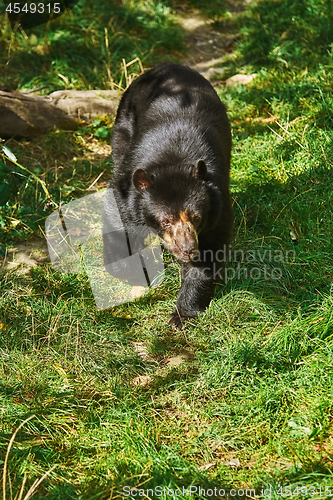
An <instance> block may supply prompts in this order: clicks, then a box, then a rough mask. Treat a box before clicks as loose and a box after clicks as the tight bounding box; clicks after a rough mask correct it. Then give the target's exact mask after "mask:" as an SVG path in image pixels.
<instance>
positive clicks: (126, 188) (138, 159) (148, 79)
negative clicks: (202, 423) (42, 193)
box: [104, 64, 232, 327]
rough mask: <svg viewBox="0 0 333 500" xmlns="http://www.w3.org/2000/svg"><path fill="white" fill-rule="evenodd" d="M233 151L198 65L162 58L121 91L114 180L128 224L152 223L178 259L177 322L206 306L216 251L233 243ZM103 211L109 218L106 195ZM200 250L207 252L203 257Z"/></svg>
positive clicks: (107, 244) (107, 250)
mask: <svg viewBox="0 0 333 500" xmlns="http://www.w3.org/2000/svg"><path fill="white" fill-rule="evenodd" d="M230 153H231V133H230V125H229V121H228V118H227V114H226V109H225V106H224V105H223V104H222V103H221V101H220V99H219V97H218V96H217V94H216V92H215V91H214V89H213V87H212V86H211V85H210V83H208V81H207V80H205V79H204V78H203V77H202V76H201V75H199V74H198V73H197V72H196V71H193V70H191V69H190V68H187V67H185V66H181V65H176V64H163V65H161V66H157V67H156V68H153V69H152V70H150V71H147V72H146V73H144V74H143V75H141V76H140V77H139V78H137V79H136V80H135V81H134V82H133V83H132V84H131V85H130V87H129V88H128V90H127V91H126V92H125V93H124V95H123V97H122V99H121V102H120V105H119V109H118V113H117V118H116V122H115V125H114V129H113V142H112V155H113V160H114V165H115V168H114V178H113V181H112V184H111V187H112V188H113V190H114V193H115V197H116V200H117V204H118V208H119V209H120V213H121V218H122V222H123V223H124V225H125V227H126V229H127V230H128V231H129V232H131V231H132V232H133V233H135V232H136V231H137V229H136V228H137V226H149V227H151V228H153V229H155V230H156V231H157V233H158V234H159V235H160V236H161V238H162V239H163V240H164V242H165V243H166V246H167V247H168V248H169V249H170V250H171V251H172V252H173V254H174V255H175V256H176V258H177V259H178V260H179V261H180V262H181V265H182V280H181V288H180V292H179V295H178V300H177V304H176V308H175V310H174V312H173V313H172V315H171V317H170V320H169V322H170V323H171V324H172V325H174V326H177V327H181V324H182V322H183V321H184V320H186V319H188V318H193V317H196V316H197V313H198V312H202V311H204V310H205V309H206V307H207V306H208V305H209V302H210V300H211V298H212V297H213V294H214V287H215V284H214V273H215V279H216V271H218V270H219V269H220V268H221V267H222V263H221V262H217V261H216V258H215V257H214V256H215V255H216V252H217V251H218V250H221V249H223V248H225V247H224V245H226V246H227V245H228V244H229V242H230V238H231V229H232V209H231V203H230V196H229V166H230ZM104 217H105V224H107V223H108V206H107V202H106V205H105V215H104ZM105 232H107V231H105ZM111 247H112V240H110V239H109V237H108V235H107V234H105V235H104V262H105V263H106V264H107V263H109V262H113V261H114V260H115V256H114V255H111V253H112V251H111ZM205 250H209V251H211V252H207V253H206V258H205V259H204V258H203V257H204V255H205V252H204V251H205ZM207 255H210V256H212V255H213V257H209V256H208V257H207ZM220 260H221V259H220ZM217 279H218V278H217Z"/></svg>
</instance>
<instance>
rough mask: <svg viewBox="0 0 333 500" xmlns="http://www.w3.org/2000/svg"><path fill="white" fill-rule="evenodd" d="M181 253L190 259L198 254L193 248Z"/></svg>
mask: <svg viewBox="0 0 333 500" xmlns="http://www.w3.org/2000/svg"><path fill="white" fill-rule="evenodd" d="M183 253H184V254H185V255H187V256H188V257H190V258H192V257H194V256H195V255H196V254H197V253H198V250H197V249H196V248H194V247H193V248H190V249H186V250H183Z"/></svg>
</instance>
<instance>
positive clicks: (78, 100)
mask: <svg viewBox="0 0 333 500" xmlns="http://www.w3.org/2000/svg"><path fill="white" fill-rule="evenodd" d="M119 100H120V95H119V92H118V91H117V90H84V91H78V90H60V91H56V92H52V93H51V94H49V95H47V96H34V97H32V96H30V95H27V94H23V93H21V92H16V91H12V92H5V91H1V90H0V137H3V138H7V137H13V136H15V137H36V136H39V135H42V134H44V133H45V132H46V131H47V130H50V129H52V128H59V129H67V130H75V129H76V128H77V127H78V126H79V125H80V124H87V123H89V122H91V121H92V120H93V119H94V118H96V117H97V116H105V115H107V116H111V117H113V116H115V114H116V111H117V108H118V104H119Z"/></svg>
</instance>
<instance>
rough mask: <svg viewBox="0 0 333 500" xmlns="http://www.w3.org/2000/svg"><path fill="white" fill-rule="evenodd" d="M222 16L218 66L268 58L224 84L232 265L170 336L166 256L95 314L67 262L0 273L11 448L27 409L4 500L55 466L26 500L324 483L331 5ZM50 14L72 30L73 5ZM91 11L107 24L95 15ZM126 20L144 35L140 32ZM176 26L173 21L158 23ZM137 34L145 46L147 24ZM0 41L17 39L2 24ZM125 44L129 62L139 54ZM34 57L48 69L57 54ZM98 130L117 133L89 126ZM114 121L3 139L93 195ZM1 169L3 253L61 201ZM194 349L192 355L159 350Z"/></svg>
mask: <svg viewBox="0 0 333 500" xmlns="http://www.w3.org/2000/svg"><path fill="white" fill-rule="evenodd" d="M119 5H120V4H117V7H115V9H116V12H118V9H120V10H121V7H120V6H119ZM136 5H137V3H131V4H130V3H128V4H126V9H129V12H131V9H135V8H136ZM147 5H148V4H147ZM152 5H153V4H152ZM154 5H157V4H154ZM158 5H160V4H158ZM161 5H162V4H161ZM83 6H84V4H82V18H83V19H85V14H84V12H85V11H84V9H83ZM197 6H198V7H199V8H200V4H197ZM87 8H88V7H87ZM90 8H92V7H90ZM96 8H97V7H96ZM98 8H99V7H98ZM161 8H162V7H161ZM100 9H102V7H100ZM154 9H155V10H154ZM158 9H160V7H158V8H157V7H156V8H155V7H154V8H152V13H151V14H150V15H151V16H152V18H154V16H155V15H157V12H158ZM321 13H323V15H321ZM128 16H129V17H130V14H128ZM293 17H294V18H295V19H296V20H297V22H296V21H293V20H292V19H293ZM217 18H218V15H217V17H215V18H214V22H215V23H216V24H217V26H218V25H220V26H222V25H223V23H225V25H226V26H228V29H231V30H235V31H237V30H238V29H239V27H240V25H241V26H242V32H241V33H242V35H241V39H240V42H239V46H238V48H237V51H236V52H235V53H234V55H233V56H232V58H231V57H229V58H228V57H226V60H225V62H224V63H223V64H224V66H225V68H226V70H227V71H229V73H230V74H233V73H237V72H244V73H253V72H255V73H258V76H257V77H256V78H255V79H254V80H253V81H252V83H251V84H250V85H248V86H246V87H243V86H237V87H233V88H230V87H223V86H220V87H217V90H218V92H219V95H220V96H221V98H222V100H223V101H224V102H225V103H226V104H227V107H228V110H229V117H230V121H231V124H232V128H233V137H234V148H233V160H232V177H231V189H232V197H233V204H234V212H235V227H234V242H233V247H232V252H238V253H236V255H235V258H233V260H232V261H230V262H228V263H227V267H228V274H227V276H228V277H229V278H230V277H231V276H234V277H233V279H229V281H227V283H226V284H225V283H221V285H219V286H218V288H217V291H216V294H215V298H214V300H213V302H212V304H211V306H210V307H209V308H208V309H207V311H206V312H205V313H204V314H203V315H201V316H200V318H199V319H198V320H197V321H193V322H190V323H189V324H188V325H187V326H186V328H185V330H184V331H183V332H176V333H174V332H171V330H170V329H169V328H168V326H167V324H166V321H167V318H168V315H169V313H170V311H171V310H172V308H173V305H174V302H175V300H176V296H177V291H178V288H179V266H178V264H176V263H174V262H173V263H172V262H171V263H170V265H169V267H168V269H167V272H166V279H165V281H164V283H163V284H162V285H161V286H160V287H158V288H157V289H155V290H153V291H151V292H149V294H147V295H146V296H144V297H142V298H140V299H138V300H136V301H134V302H130V303H128V304H123V305H120V306H117V307H115V308H113V309H110V310H106V311H97V310H96V308H95V305H94V300H93V296H92V293H91V290H90V286H89V282H88V279H87V276H86V275H85V274H83V273H82V274H79V275H66V274H61V273H58V272H57V271H55V270H54V269H52V267H51V266H50V265H48V264H47V265H44V266H38V267H35V268H33V269H31V271H30V272H29V273H28V274H25V275H23V274H19V273H17V272H15V271H10V272H9V271H6V272H2V274H1V276H0V280H1V298H0V328H1V330H0V331H1V337H0V384H1V387H0V397H1V403H0V408H1V427H0V444H1V455H0V457H1V460H2V461H5V456H6V450H7V446H8V443H9V440H10V438H11V436H12V434H13V432H14V431H15V429H17V428H18V426H19V424H20V423H22V422H23V421H24V420H25V419H27V418H28V417H30V416H34V417H33V418H31V420H29V421H28V422H27V423H26V424H25V425H24V427H23V428H22V429H21V430H20V431H19V432H18V434H17V436H16V439H15V442H14V444H13V446H12V448H11V450H10V453H9V455H8V475H7V480H6V489H7V496H6V498H7V499H9V498H10V499H12V498H13V499H14V498H15V496H16V495H17V496H18V493H19V491H20V488H21V485H22V483H23V481H26V483H25V486H24V494H25V493H26V492H27V491H28V488H29V487H30V486H31V485H32V484H33V482H34V481H35V480H37V479H39V478H42V476H43V474H45V473H46V472H47V471H49V470H50V469H51V468H52V467H53V466H56V467H55V468H54V469H53V470H52V471H51V473H50V475H49V476H48V477H46V478H45V479H44V480H43V482H42V483H41V484H40V485H39V487H38V489H37V493H36V494H35V496H34V498H43V499H44V498H45V499H71V498H73V499H89V500H91V499H94V498H96V499H104V498H105V499H108V498H121V497H122V496H123V487H124V486H131V487H136V488H139V489H140V488H145V489H147V488H153V487H155V486H162V487H166V488H168V487H169V488H171V489H176V487H180V488H182V487H183V486H184V487H185V488H186V487H189V486H190V485H192V486H194V485H196V486H199V485H200V486H201V487H202V488H204V489H209V488H211V489H213V490H214V488H215V487H217V488H218V489H219V488H222V487H223V488H225V490H226V491H228V490H229V489H230V488H233V487H234V488H236V489H237V490H238V489H243V490H246V489H247V488H255V489H256V491H257V497H259V498H265V496H263V494H262V493H261V492H262V488H263V487H264V488H265V489H267V488H268V487H269V486H268V485H270V486H271V493H272V495H271V498H272V499H281V491H282V490H281V489H279V488H281V487H283V488H285V487H286V486H288V485H292V486H293V488H292V491H293V492H294V494H293V495H292V497H293V498H296V497H297V498H327V497H328V491H329V490H328V489H327V490H326V493H325V487H329V486H331V490H332V491H333V487H332V486H333V477H332V467H333V441H332V431H333V428H332V422H333V405H332V401H333V397H332V396H333V394H332V387H333V368H332V366H333V359H332V358H333V349H332V339H333V326H332V325H333V295H332V278H333V256H332V251H333V237H332V234H333V222H332V221H333V217H332V215H333V203H332V201H333V200H332V196H333V195H332V192H333V176H332V152H333V151H332V144H333V131H332V128H333V127H332V116H333V99H332V95H331V89H332V83H333V71H332V70H333V58H332V47H331V44H332V31H331V30H330V29H329V26H331V25H332V13H331V11H330V10H329V9H328V4H326V2H320V1H318V0H311V1H309V2H306V3H303V2H298V1H297V2H296V1H292V0H288V1H287V0H283V1H281V2H267V1H262V2H259V3H258V4H253V5H252V4H251V5H250V6H249V7H248V8H247V10H246V12H245V14H242V15H241V16H238V17H234V16H231V15H229V14H228V13H225V12H224V11H223V10H222V9H221V12H220V17H219V19H217ZM101 19H102V18H101ZM314 20H315V21H314ZM58 22H59V23H60V22H61V23H64V28H63V29H64V32H65V34H66V29H69V28H68V27H67V28H65V25H66V23H67V22H69V21H68V20H65V18H64V19H62V20H59V21H58ZM95 23H96V25H95V28H94V29H96V30H97V31H98V32H100V33H103V32H104V24H105V23H104V21H103V20H102V21H98V22H97V20H95ZM98 23H99V24H98ZM133 23H134V24H133V30H134V31H133V33H135V29H137V30H139V31H140V30H143V28H142V25H141V24H140V22H139V21H138V24H136V22H134V21H133ZM117 29H118V28H117ZM174 29H175V30H178V28H176V27H175V26H174V25H173V24H172V23H171V24H170V25H168V26H167V28H166V32H165V33H166V36H167V37H168V36H169V34H170V36H171V35H172V33H174V31H173V30H174ZM168 30H169V31H168ZM116 32H117V31H115V33H116ZM285 32H287V34H286V35H285V34H284V33H285ZM140 33H141V35H142V38H140V39H139V40H138V44H139V43H143V41H142V40H145V39H144V36H143V34H142V33H143V31H140ZM177 33H178V31H177ZM263 33H264V34H265V37H264V36H263ZM20 36H21V35H16V37H17V38H16V39H15V40H16V41H17V43H18V44H20V43H21V42H22V39H20V40H19V39H18V37H20ZM66 36H67V35H66ZM66 36H65V35H64V39H65V38H66ZM68 36H69V35H68ZM133 36H134V35H133ZM172 36H173V35H172ZM23 38H24V37H23ZM134 38H135V37H134ZM41 40H42V38H41ZM115 40H117V37H116V36H115ZM287 42H288V43H287ZM0 43H3V44H4V46H5V47H6V49H8V41H7V42H6V39H3V40H2V42H0ZM13 43H14V42H13ZM40 43H41V45H42V47H44V45H43V44H44V42H42V41H41V42H40ZM87 43H88V42H87ZM89 43H90V41H89ZM6 44H7V45H6ZM281 44H283V46H282V48H278V49H277V50H275V49H276V47H279V46H280V45H281ZM134 45H135V44H133V45H132V48H128V54H129V55H128V56H127V55H126V60H130V59H131V58H132V57H133V58H134V57H136V56H137V55H138V54H139V53H138V52H136V51H135V49H133V46H134ZM24 50H25V49H23V48H22V49H19V48H18V49H17V57H19V54H20V51H22V53H21V56H20V57H22V56H23V54H24V53H25V52H24ZM96 50H97V49H96ZM119 50H120V52H119V54H120V55H119V61H120V60H121V57H122V52H121V51H123V50H124V49H123V48H121V49H119ZM172 50H173V49H170V48H168V47H166V49H165V51H166V53H168V51H171V52H172ZM156 54H158V52H156V51H155V49H154V50H153V51H152V58H153V56H154V55H156ZM139 55H140V54H139ZM280 59H283V60H284V61H286V62H287V64H286V63H285V62H283V61H281V60H280ZM96 60H97V59H96ZM152 60H153V59H151V61H152ZM57 61H58V62H59V64H60V62H61V64H64V63H63V60H61V58H60V59H57ZM147 61H148V59H147ZM58 62H57V64H58ZM119 67H120V66H119ZM38 68H39V67H37V69H35V70H34V71H35V73H34V71H33V70H32V69H31V68H30V70H29V71H32V74H31V75H30V76H27V79H26V80H25V81H23V80H22V78H23V76H22V75H23V73H20V72H19V71H17V73H15V75H17V74H19V75H21V76H19V78H18V77H17V76H15V75H14V73H13V75H14V76H15V78H14V76H13V75H12V76H10V71H9V72H8V74H7V77H6V78H8V79H9V80H6V82H8V81H14V80H15V81H18V80H20V82H21V83H18V84H19V85H21V86H24V85H26V86H29V85H32V86H33V85H35V84H36V83H37V79H39V78H40V74H41V73H40V70H39V69H38ZM43 71H44V73H43V75H44V76H43V82H44V81H46V82H50V81H51V80H52V78H53V76H52V71H51V70H50V67H49V66H47V65H46V66H45V70H43ZM60 72H61V71H60ZM71 74H73V75H75V69H73V73H71ZM66 75H67V76H68V75H70V73H66ZM114 75H117V73H114ZM120 77H121V76H120V73H119V74H118V76H115V79H116V78H120ZM10 78H12V80H10ZM87 78H88V77H87ZM90 78H91V79H90ZM93 78H94V77H93V76H91V75H90V76H89V85H91V86H94V85H95V80H94V79H93ZM96 78H97V77H96ZM98 78H106V77H105V75H104V76H98ZM73 81H74V80H73ZM98 81H100V82H102V80H96V82H98ZM105 81H106V80H105ZM118 81H119V80H118ZM38 82H40V80H38ZM60 83H61V82H60V81H58V80H57V81H56V85H59V84H60ZM102 84H103V83H100V85H102ZM76 85H77V88H84V87H85V84H84V83H80V82H78V83H77V84H75V83H73V86H74V87H75V86H76ZM86 88H88V85H86ZM100 126H102V127H105V130H107V132H108V134H109V135H108V137H105V138H103V137H102V138H101V137H98V135H97V136H94V133H95V132H96V130H97V129H98V128H99V127H100ZM111 129H112V123H110V122H104V123H95V124H94V125H92V126H91V127H89V128H87V129H84V130H79V131H77V132H76V133H73V132H51V133H49V134H47V135H46V136H45V137H44V138H43V139H41V140H40V139H39V140H37V139H34V140H30V141H27V140H22V141H15V140H14V139H12V140H9V141H7V144H8V146H9V147H10V148H11V149H12V150H13V151H14V153H15V154H16V156H17V158H18V161H19V162H21V163H22V164H24V165H25V166H27V168H29V170H30V171H32V172H34V173H35V174H36V175H39V176H40V177H41V179H43V180H44V181H45V182H46V184H47V186H48V189H49V191H50V193H51V196H52V198H53V199H54V201H55V202H56V203H59V202H60V201H65V202H67V201H69V200H70V199H73V198H79V197H81V196H84V195H85V194H87V191H86V189H87V187H88V186H89V185H90V184H91V183H92V182H93V181H94V180H95V179H96V178H97V176H98V175H99V174H100V173H101V172H103V170H105V173H104V175H103V176H102V177H101V179H100V182H101V185H100V186H99V187H102V185H103V183H104V182H105V181H106V180H107V178H108V176H109V175H110V174H109V172H110V171H111V170H112V163H111V161H110V159H109V157H108V156H107V155H106V156H103V155H98V152H96V146H99V148H100V150H101V149H102V148H106V147H107V144H108V143H109V141H110V134H111ZM6 165H7V167H6V168H8V169H10V173H9V172H8V173H7V174H8V176H9V175H10V176H11V177H8V179H10V181H11V182H10V184H11V186H12V191H11V193H10V198H9V200H8V201H7V202H6V204H5V205H4V206H2V207H0V216H1V217H2V218H1V219H0V222H1V221H2V222H1V224H2V226H1V231H2V233H1V241H2V242H3V249H5V246H9V245H11V244H13V242H15V241H19V240H21V239H24V238H27V237H29V236H33V235H35V236H36V235H38V234H40V229H39V225H40V226H41V227H42V228H43V223H44V219H45V217H46V216H47V215H48V214H49V213H50V212H51V211H52V207H50V206H49V205H48V204H47V199H46V197H45V193H44V192H43V190H42V189H41V187H40V185H39V184H37V183H36V182H35V181H34V180H33V179H32V178H31V177H29V176H27V177H25V178H24V179H23V178H22V177H21V176H19V175H18V173H17V172H16V171H14V170H12V169H11V167H10V164H9V162H8V161H6ZM12 181H13V182H12ZM44 208H45V210H44ZM15 221H18V222H15ZM4 251H5V250H3V252H4ZM241 252H243V253H241ZM242 255H243V257H244V258H243V260H244V262H237V256H238V261H239V260H240V259H241V257H242ZM232 256H234V253H232ZM246 259H247V261H245V260H246ZM239 265H240V267H241V269H242V270H240V271H239V267H238V266H239ZM276 268H278V270H279V271H278V272H277V271H276V270H275V271H274V269H276ZM238 273H239V274H238ZM251 273H252V274H251ZM272 274H273V277H272ZM137 342H140V343H141V344H142V345H144V346H145V349H146V350H147V357H146V358H143V357H141V356H139V355H138V352H137V350H136V348H135V345H136V344H135V343H137ZM184 350H186V351H187V352H188V353H190V356H189V360H188V361H187V362H186V363H183V364H181V365H178V366H176V367H174V368H173V367H171V366H169V365H168V364H167V363H166V361H167V359H168V358H169V357H172V356H176V355H179V354H181V353H183V352H184ZM138 377H141V378H139V379H138ZM142 377H150V379H143V378H142ZM138 380H141V381H142V382H144V381H145V380H146V381H147V380H148V383H147V384H146V385H139V384H137V385H136V384H135V382H137V381H138ZM231 460H239V466H238V467H231V466H230V461H231ZM235 463H237V462H235ZM205 466H206V467H205ZM296 487H298V488H301V487H302V488H303V490H301V489H299V490H298V491H296ZM319 487H321V488H322V490H321V494H320V490H319ZM311 488H312V489H311ZM314 488H315V490H314ZM125 491H126V490H125ZM283 491H284V492H285V490H283ZM297 493H298V495H297ZM17 496H16V498H17ZM148 496H150V497H151V498H154V497H153V496H152V495H151V494H150V495H148ZM170 497H175V495H171V494H170V495H164V494H162V496H161V497H160V498H170ZM22 498H24V495H23V497H22ZM133 498H134V496H133ZM180 498H188V497H186V496H183V495H180ZM195 498H210V497H209V496H208V495H204V494H201V495H200V494H198V493H197V494H196V495H195ZM233 498H245V496H244V495H242V494H241V493H239V494H237V495H235V496H233ZM266 498H268V496H267V495H266Z"/></svg>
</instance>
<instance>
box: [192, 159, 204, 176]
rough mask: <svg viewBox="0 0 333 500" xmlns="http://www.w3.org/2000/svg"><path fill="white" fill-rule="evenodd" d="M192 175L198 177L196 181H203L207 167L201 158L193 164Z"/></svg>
mask: <svg viewBox="0 0 333 500" xmlns="http://www.w3.org/2000/svg"><path fill="white" fill-rule="evenodd" d="M192 175H193V177H195V178H196V179H198V181H204V180H205V179H206V175H207V167H206V163H205V162H204V161H203V160H198V161H197V163H196V164H195V165H194V167H193V170H192Z"/></svg>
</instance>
